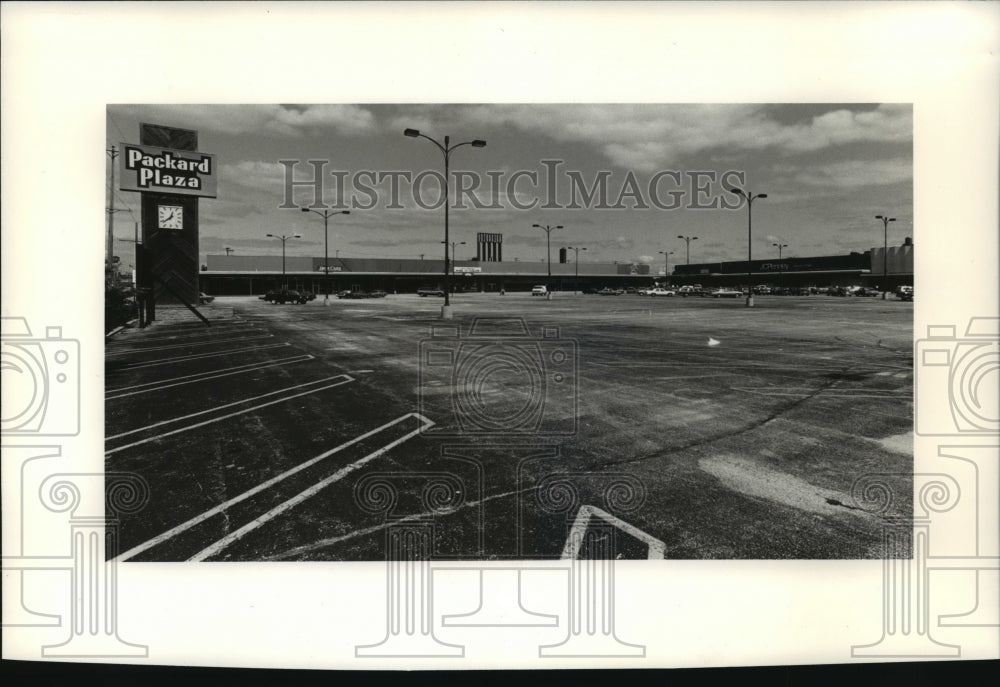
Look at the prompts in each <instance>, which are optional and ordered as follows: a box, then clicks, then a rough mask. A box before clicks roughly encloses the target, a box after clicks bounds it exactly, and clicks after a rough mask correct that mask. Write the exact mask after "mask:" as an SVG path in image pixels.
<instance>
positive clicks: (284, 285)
mask: <svg viewBox="0 0 1000 687" xmlns="http://www.w3.org/2000/svg"><path fill="white" fill-rule="evenodd" d="M268 236H270V237H271V238H272V239H281V289H282V290H283V291H288V282H287V281H286V280H285V241H287V240H288V239H300V238H302V235H301V234H292V235H291V236H284V235H282V236H278V235H277V234H268Z"/></svg>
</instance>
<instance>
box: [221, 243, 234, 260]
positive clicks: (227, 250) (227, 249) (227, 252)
mask: <svg viewBox="0 0 1000 687" xmlns="http://www.w3.org/2000/svg"><path fill="white" fill-rule="evenodd" d="M223 250H224V251H226V257H227V258H228V257H229V256H230V254H232V253H235V252H236V250H235V249H234V248H230V247H229V246H226V247H225V248H223Z"/></svg>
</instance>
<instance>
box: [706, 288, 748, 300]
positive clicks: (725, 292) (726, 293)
mask: <svg viewBox="0 0 1000 687" xmlns="http://www.w3.org/2000/svg"><path fill="white" fill-rule="evenodd" d="M711 296H712V298H740V297H741V296H743V292H742V291H734V290H733V289H725V288H723V289H717V290H715V291H713V292H712V293H711Z"/></svg>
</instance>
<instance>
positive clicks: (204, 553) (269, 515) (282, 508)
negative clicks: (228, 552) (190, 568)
mask: <svg viewBox="0 0 1000 687" xmlns="http://www.w3.org/2000/svg"><path fill="white" fill-rule="evenodd" d="M414 416H416V417H419V418H420V419H421V420H423V425H422V426H420V427H418V428H417V429H415V430H413V431H411V432H408V433H407V434H404V435H403V436H401V437H400V438H398V439H396V440H395V441H392V442H390V443H388V444H386V445H385V446H383V447H382V448H380V449H378V450H376V451H372V452H371V453H369V454H368V455H367V456H365V457H364V458H359V459H358V460H356V461H354V462H353V463H351V464H350V465H347V466H345V467H342V468H341V469H340V470H337V472H335V473H333V474H332V475H330V476H329V477H326V478H325V479H322V480H320V481H319V482H317V483H316V484H314V485H312V486H311V487H309V488H308V489H306V490H304V491H301V492H299V493H298V494H296V495H295V496H293V497H292V498H290V499H288V500H287V501H285V502H283V503H280V504H278V505H277V506H275V507H274V508H272V509H271V510H269V511H267V512H266V513H264V514H263V515H261V516H259V517H257V518H255V519H253V520H251V521H250V522H248V523H247V524H246V525H244V526H243V527H241V528H239V529H238V530H236V531H234V532H231V533H229V534H227V535H226V536H225V537H223V538H222V539H220V540H218V541H217V542H215V543H214V544H212V545H210V546H208V547H206V548H204V549H202V550H201V551H199V552H198V553H196V554H195V555H194V556H192V557H191V558H189V559H188V560H189V561H203V560H205V559H206V558H209V557H211V556H214V555H215V554H217V553H219V552H220V551H222V550H223V549H224V548H226V547H227V546H229V545H230V544H232V543H233V542H236V541H239V540H240V539H242V538H243V537H245V536H246V535H247V534H249V533H250V532H253V531H254V530H255V529H257V528H258V527H261V526H262V525H264V524H265V523H267V522H268V521H270V520H273V519H274V518H276V517H278V516H279V515H281V514H282V513H284V512H286V511H289V510H291V509H292V508H294V507H295V506H297V505H299V504H300V503H302V502H303V501H305V500H306V499H308V498H310V497H312V496H315V495H316V494H318V493H319V492H320V491H322V490H323V489H325V488H326V487H328V486H330V485H331V484H333V483H334V482H338V481H340V480H342V479H343V478H344V477H346V476H347V475H349V474H351V473H352V472H354V471H355V470H357V469H358V468H360V467H362V466H363V465H365V464H366V463H369V462H371V461H372V460H374V459H376V458H378V457H379V456H381V455H384V454H385V453H386V452H388V451H391V450H392V449H393V448H395V447H396V446H399V445H400V444H402V443H403V442H404V441H409V440H410V439H412V438H413V437H415V436H417V435H419V434H420V433H421V432H424V431H426V430H427V429H428V428H429V427H431V426H432V425H433V424H434V423H433V422H431V421H430V420H428V419H427V418H425V417H424V416H423V415H418V414H416V413H414Z"/></svg>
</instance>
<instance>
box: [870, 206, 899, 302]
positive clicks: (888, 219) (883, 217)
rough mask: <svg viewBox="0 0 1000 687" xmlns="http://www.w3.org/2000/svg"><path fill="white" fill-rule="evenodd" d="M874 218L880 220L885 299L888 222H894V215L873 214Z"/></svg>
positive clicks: (887, 279) (887, 276) (883, 297)
mask: <svg viewBox="0 0 1000 687" xmlns="http://www.w3.org/2000/svg"><path fill="white" fill-rule="evenodd" d="M875 219H880V220H882V300H885V287H886V285H888V283H889V271H888V270H887V269H886V268H887V267H888V266H889V222H895V221H896V218H895V217H889V215H875Z"/></svg>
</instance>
